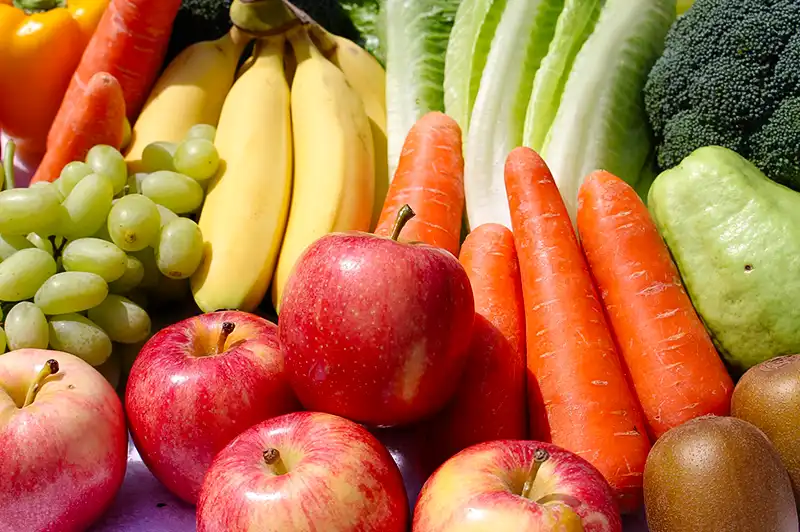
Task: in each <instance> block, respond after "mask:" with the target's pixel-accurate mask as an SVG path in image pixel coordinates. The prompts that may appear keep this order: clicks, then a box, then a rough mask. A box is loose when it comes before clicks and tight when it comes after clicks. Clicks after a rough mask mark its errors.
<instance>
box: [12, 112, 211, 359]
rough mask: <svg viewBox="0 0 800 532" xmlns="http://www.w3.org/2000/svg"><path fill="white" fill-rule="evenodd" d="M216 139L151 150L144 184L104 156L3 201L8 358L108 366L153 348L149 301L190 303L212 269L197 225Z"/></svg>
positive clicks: (103, 149)
mask: <svg viewBox="0 0 800 532" xmlns="http://www.w3.org/2000/svg"><path fill="white" fill-rule="evenodd" d="M215 133H216V132H215V129H214V128H213V127H211V126H206V125H198V126H195V127H193V128H192V129H191V130H190V131H189V133H188V134H187V137H186V138H185V139H184V140H183V141H182V142H181V143H180V144H178V145H171V144H168V143H154V144H152V145H150V146H148V147H147V149H146V150H145V154H144V157H143V164H144V166H145V167H146V168H147V169H148V173H145V174H134V175H130V176H129V175H128V171H127V165H126V163H125V160H124V158H123V156H122V154H120V153H119V151H117V150H116V149H114V148H112V147H110V146H103V145H101V146H95V147H94V148H92V149H91V150H90V151H89V153H88V155H87V156H86V160H85V161H82V162H81V161H76V162H72V163H70V164H68V165H67V166H66V167H64V169H63V171H62V172H61V175H60V177H59V178H58V179H56V180H55V181H54V182H52V183H35V184H33V185H31V187H29V188H19V189H16V188H15V189H10V190H5V191H2V192H0V303H2V307H0V310H2V309H4V310H5V316H4V319H3V316H2V313H1V312H0V319H3V326H4V327H3V328H0V353H3V352H4V351H5V349H6V348H8V349H11V350H15V349H22V348H38V349H46V348H51V349H56V350H59V351H65V352H68V353H72V354H74V355H76V356H79V357H80V358H82V359H83V360H85V361H86V362H88V363H89V364H92V365H93V366H99V365H101V364H103V363H105V362H106V360H108V358H109V356H110V355H111V351H112V346H113V345H114V344H115V343H116V344H123V345H137V344H140V343H141V342H142V341H144V340H145V339H147V338H148V337H149V335H150V330H151V327H152V324H151V320H150V316H149V315H148V313H147V311H146V310H145V309H146V308H147V307H148V300H149V299H150V298H157V299H159V300H161V301H162V302H169V301H172V300H175V299H179V298H181V297H184V296H185V295H186V294H188V291H189V286H188V278H189V277H190V276H191V275H192V274H193V273H194V272H195V270H197V268H198V267H199V266H200V262H201V260H202V256H203V236H202V234H201V232H200V228H199V227H198V226H197V224H196V223H195V222H194V221H193V220H192V219H191V216H193V215H195V214H196V213H197V212H199V210H200V207H201V206H202V203H203V200H204V197H205V192H204V187H205V186H206V184H207V182H208V181H209V180H210V179H211V178H212V177H213V176H214V175H215V174H216V173H217V169H218V167H219V156H218V154H217V151H216V149H215V148H214V144H213V140H214V135H215Z"/></svg>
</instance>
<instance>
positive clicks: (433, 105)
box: [381, 0, 461, 176]
mask: <svg viewBox="0 0 800 532" xmlns="http://www.w3.org/2000/svg"><path fill="white" fill-rule="evenodd" d="M460 3H461V0H416V1H414V2H409V1H408V0H386V1H385V3H384V5H383V12H382V15H381V16H382V17H383V19H384V20H385V22H384V24H385V27H386V38H385V42H384V45H383V48H384V49H385V51H386V106H387V109H386V114H387V130H388V131H387V134H388V144H389V148H388V150H389V171H390V174H389V175H392V176H393V175H394V172H395V169H396V168H397V162H398V160H399V159H400V152H401V151H402V149H403V143H404V142H405V139H406V136H407V135H408V132H409V131H410V130H411V127H412V126H413V125H414V123H416V121H417V120H419V118H420V117H422V116H423V115H425V114H427V113H428V112H430V111H444V87H443V84H444V59H445V53H446V50H447V43H448V40H449V37H450V30H451V28H452V27H453V22H454V20H455V16H456V11H457V9H458V5H459V4H460Z"/></svg>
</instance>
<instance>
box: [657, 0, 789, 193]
mask: <svg viewBox="0 0 800 532" xmlns="http://www.w3.org/2000/svg"><path fill="white" fill-rule="evenodd" d="M644 101H645V108H646V110H647V114H648V117H649V120H650V125H651V126H652V128H653V131H654V133H655V137H656V141H657V147H656V155H657V162H658V166H659V167H660V169H662V170H665V169H668V168H672V167H674V166H677V165H678V164H679V163H680V162H681V161H682V160H683V159H684V157H686V156H687V155H689V154H690V153H692V152H693V151H694V150H696V149H697V148H701V147H703V146H709V145H717V146H725V147H726V148H729V149H732V150H734V151H737V152H738V153H739V154H740V155H742V156H743V157H746V158H748V159H750V160H751V161H752V162H753V163H754V164H755V165H756V166H758V167H759V168H760V169H761V170H762V171H763V172H764V173H765V174H766V175H767V176H769V177H770V178H771V179H773V180H775V181H778V182H780V183H783V184H785V185H787V186H790V187H792V188H794V189H796V190H800V0H696V1H695V3H694V5H693V6H692V7H691V8H690V9H689V10H688V11H687V12H686V13H685V14H684V15H682V16H680V17H679V18H678V19H677V20H676V21H675V23H674V25H673V26H672V28H671V29H670V31H669V33H668V35H667V38H666V41H665V47H664V53H663V54H662V56H661V58H660V59H659V60H658V61H657V62H656V64H655V65H654V66H653V69H652V71H651V72H650V76H649V78H648V81H647V84H646V86H645V89H644Z"/></svg>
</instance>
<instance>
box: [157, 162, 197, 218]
mask: <svg viewBox="0 0 800 532" xmlns="http://www.w3.org/2000/svg"><path fill="white" fill-rule="evenodd" d="M142 194H144V195H145V196H147V197H148V198H150V199H151V200H153V201H154V202H156V203H158V204H159V205H163V206H164V207H166V208H168V209H169V210H171V211H172V212H174V213H175V214H187V213H190V212H194V211H196V210H197V209H199V208H200V206H201V205H202V204H203V195H204V193H203V188H202V187H201V186H200V184H199V183H198V182H197V181H195V180H194V179H192V178H191V177H187V176H185V175H183V174H179V173H176V172H155V173H152V174H150V175H149V176H147V177H146V178H145V180H144V181H142Z"/></svg>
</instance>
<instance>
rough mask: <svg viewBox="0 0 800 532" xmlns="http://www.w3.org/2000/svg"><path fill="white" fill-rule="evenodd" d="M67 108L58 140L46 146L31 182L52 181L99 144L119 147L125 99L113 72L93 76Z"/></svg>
mask: <svg viewBox="0 0 800 532" xmlns="http://www.w3.org/2000/svg"><path fill="white" fill-rule="evenodd" d="M69 111H70V112H69V115H68V116H67V120H66V129H64V131H62V135H61V140H60V142H59V143H58V144H56V145H54V146H52V147H50V148H48V149H47V152H46V153H45V155H44V158H43V159H42V162H41V163H40V164H39V167H38V168H37V169H36V173H35V174H34V176H33V178H32V179H31V183H37V182H39V181H51V182H52V181H55V180H56V179H58V177H59V175H61V170H62V169H63V168H64V167H65V166H66V165H67V164H69V163H71V162H72V161H83V160H84V159H85V158H86V154H87V153H89V150H90V149H91V148H92V147H93V146H96V145H98V144H107V145H109V146H113V147H114V148H117V149H119V148H120V145H121V144H122V136H123V127H124V121H125V100H124V98H123V96H122V87H120V84H119V82H118V81H117V79H116V78H115V77H114V76H112V75H111V74H108V73H106V72H99V73H97V74H95V75H94V76H92V78H91V79H90V80H89V83H88V84H87V85H86V90H84V91H81V94H80V98H77V99H76V100H75V101H74V105H73V106H72V107H70V110H69Z"/></svg>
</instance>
